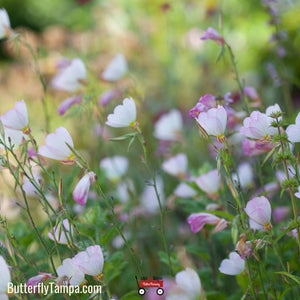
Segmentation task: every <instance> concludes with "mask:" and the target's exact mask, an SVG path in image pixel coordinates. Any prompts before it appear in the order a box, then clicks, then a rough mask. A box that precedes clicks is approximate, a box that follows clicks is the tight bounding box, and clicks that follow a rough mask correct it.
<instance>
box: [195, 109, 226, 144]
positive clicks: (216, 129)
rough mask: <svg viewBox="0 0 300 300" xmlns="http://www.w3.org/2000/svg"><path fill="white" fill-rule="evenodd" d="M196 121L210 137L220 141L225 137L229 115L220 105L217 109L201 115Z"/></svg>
mask: <svg viewBox="0 0 300 300" xmlns="http://www.w3.org/2000/svg"><path fill="white" fill-rule="evenodd" d="M196 120H197V122H198V123H199V125H200V126H201V127H202V128H203V129H204V130H205V131H206V132H207V134H208V135H213V136H216V137H217V138H219V139H220V140H221V139H222V138H223V137H224V131H225V128H226V123H227V113H226V110H225V109H224V107H223V106H221V105H218V107H217V108H211V109H209V110H208V111H207V112H202V113H200V114H199V116H198V118H197V119H196Z"/></svg>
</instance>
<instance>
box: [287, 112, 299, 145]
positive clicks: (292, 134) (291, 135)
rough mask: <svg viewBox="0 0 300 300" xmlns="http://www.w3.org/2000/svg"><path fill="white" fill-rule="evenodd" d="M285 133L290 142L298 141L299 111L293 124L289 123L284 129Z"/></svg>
mask: <svg viewBox="0 0 300 300" xmlns="http://www.w3.org/2000/svg"><path fill="white" fill-rule="evenodd" d="M286 134H287V136H288V139H289V140H290V141H291V142H292V143H299V142H300V113H298V115H297V117H296V121H295V124H292V125H289V126H288V127H287V129H286Z"/></svg>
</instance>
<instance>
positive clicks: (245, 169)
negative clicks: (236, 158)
mask: <svg viewBox="0 0 300 300" xmlns="http://www.w3.org/2000/svg"><path fill="white" fill-rule="evenodd" d="M237 171H238V175H239V179H240V183H241V187H242V188H243V189H245V188H247V187H250V186H251V185H252V183H253V171H252V168H251V165H250V164H249V163H247V162H244V163H242V164H240V165H239V166H238V167H237ZM232 178H233V180H234V181H236V182H237V183H238V177H237V174H235V173H234V174H232Z"/></svg>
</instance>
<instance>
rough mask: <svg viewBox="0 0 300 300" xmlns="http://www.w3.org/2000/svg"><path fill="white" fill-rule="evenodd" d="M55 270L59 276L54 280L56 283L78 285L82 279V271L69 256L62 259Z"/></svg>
mask: <svg viewBox="0 0 300 300" xmlns="http://www.w3.org/2000/svg"><path fill="white" fill-rule="evenodd" d="M56 272H57V275H58V276H59V277H58V278H57V280H56V284H58V285H70V286H76V285H80V284H81V283H82V282H83V280H84V273H83V272H82V271H81V270H80V269H79V267H78V266H76V265H75V264H74V263H73V260H72V259H71V258H66V259H64V260H63V263H62V265H61V266H59V267H58V268H57V269H56ZM66 277H67V279H66Z"/></svg>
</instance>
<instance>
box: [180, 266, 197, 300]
mask: <svg viewBox="0 0 300 300" xmlns="http://www.w3.org/2000/svg"><path fill="white" fill-rule="evenodd" d="M175 281H176V284H177V286H178V287H180V288H181V290H182V291H184V293H185V295H188V296H189V297H190V299H198V297H199V296H200V294H201V281H200V278H199V276H198V274H197V272H196V271H194V270H193V269H191V268H186V269H185V270H183V271H180V272H178V273H177V274H176V275H175Z"/></svg>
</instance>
